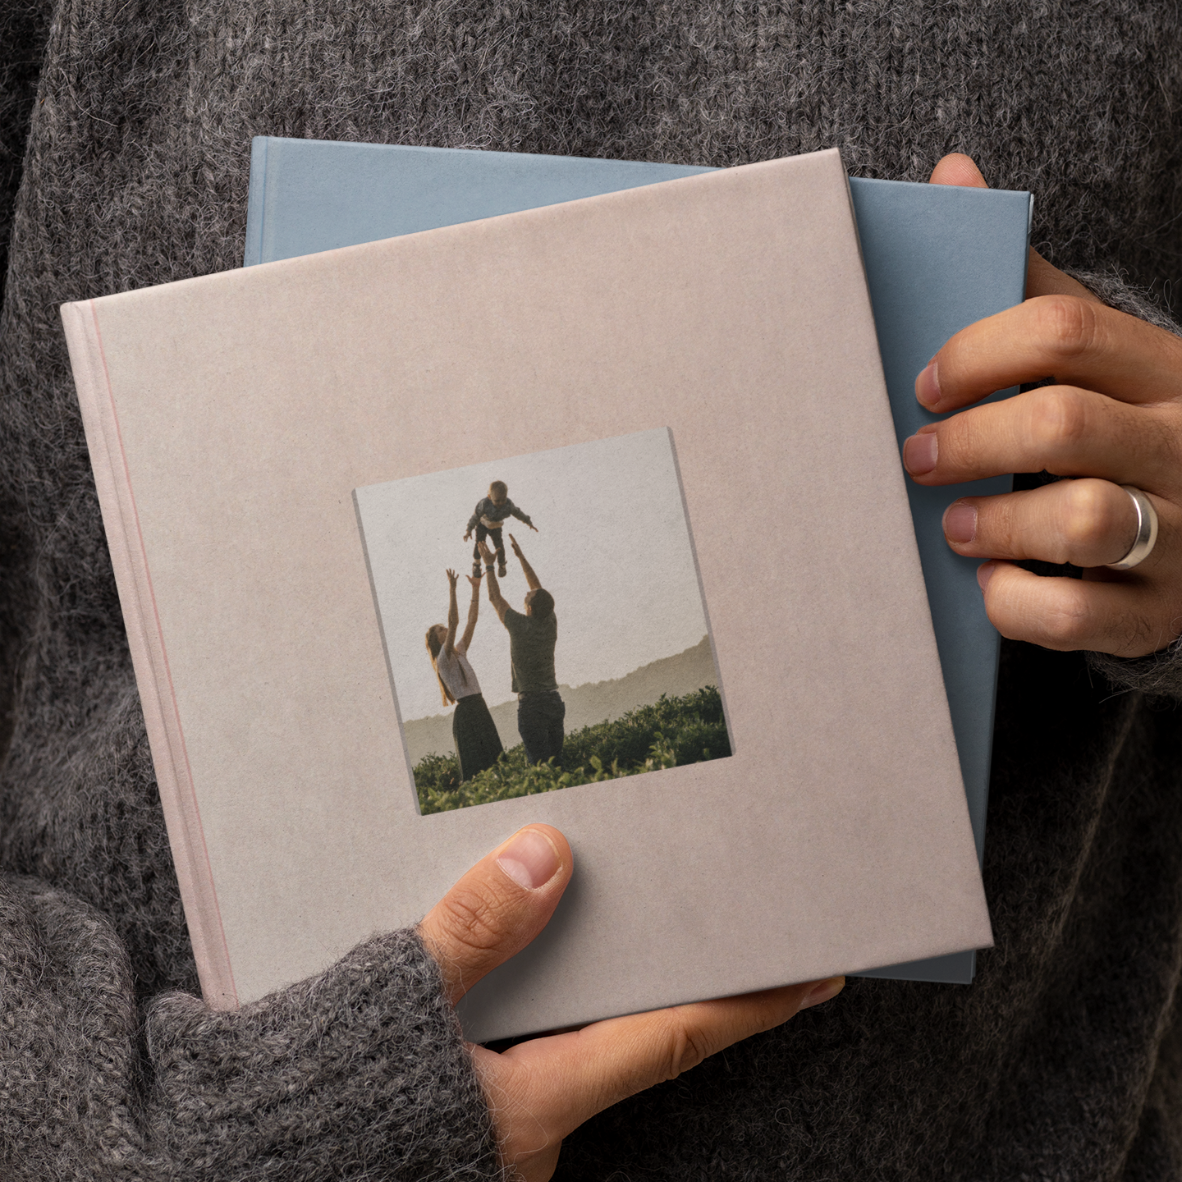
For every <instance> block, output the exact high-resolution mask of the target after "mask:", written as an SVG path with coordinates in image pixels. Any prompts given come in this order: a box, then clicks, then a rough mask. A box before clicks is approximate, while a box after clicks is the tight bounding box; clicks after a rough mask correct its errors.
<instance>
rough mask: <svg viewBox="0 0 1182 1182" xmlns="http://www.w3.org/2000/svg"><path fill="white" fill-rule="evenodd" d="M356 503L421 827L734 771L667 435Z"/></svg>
mask: <svg viewBox="0 0 1182 1182" xmlns="http://www.w3.org/2000/svg"><path fill="white" fill-rule="evenodd" d="M354 501H355V504H356V508H357V518H358V524H359V527H360V530H361V536H362V542H363V545H364V548H365V554H366V561H367V563H368V567H369V574H370V580H371V583H372V586H373V593H374V600H375V605H376V608H377V614H378V622H379V624H380V627H381V634H382V640H383V643H384V645H385V650H386V652H385V656H386V663H387V667H388V669H389V671H390V680H391V683H392V689H393V693H394V698H395V701H396V703H397V707H398V715H399V719H400V721H401V726H402V739H403V745H404V748H405V751H406V757H407V762H408V763H409V765H410V767H411V769H412V774H413V777H414V783H415V789H416V792H417V794H418V801H419V809H420V812H421V813H424V814H426V813H436V812H443V811H446V810H449V809H456V808H465V807H467V806H469V805H477V804H487V803H490V802H492V801H496V800H505V799H508V798H510V797H515V796H525V795H528V794H530V793H535V792H546V791H550V790H553V789H560V788H566V787H570V786H571V785H574V784H588V783H595V782H598V781H601V780H611V779H616V778H619V777H623V776H634V775H639V774H644V773H647V772H654V771H660V770H662V769H664V768H669V767H674V766H676V765H679V764H686V763H699V762H702V761H704V760H710V759H720V758H724V757H726V756H729V755H730V753H731V747H730V739H729V735H728V732H727V725H726V719H725V717H724V713H723V700H722V692H721V691H722V685H721V681H720V678H719V676H718V670H717V665H716V663H715V659H714V654H713V648H712V645H711V642H710V635H709V625H708V621H707V613H706V607H705V604H704V603H703V597H702V591H701V584H700V580H699V578H698V572H697V566H696V563H695V561H694V553H693V544H692V541H691V537H690V528H689V523H688V521H687V517H686V510H685V502H684V499H683V497H682V490H681V483H680V479H679V476H678V471H677V463H676V458H675V456H674V452H673V440H672V437H671V435H670V432H669V431H668V430H667V429H665V428H658V429H655V430H650V431H641V432H637V433H635V434H631V435H622V436H618V437H615V438H610V439H601V440H596V441H593V442H589V443H580V444H575V445H573V446H570V447H562V448H556V449H553V450H550V451H542V452H535V453H533V454H532V455H523V456H514V457H510V458H506V459H496V460H490V461H489V462H487V463H480V464H474V465H470V466H467V467H463V468H453V469H450V470H448V471H443V472H433V473H429V474H426V475H421V476H412V477H407V478H405V479H402V480H393V481H390V482H388V483H385V484H374V485H369V486H367V487H365V488H358V489H356V490H355V491H354Z"/></svg>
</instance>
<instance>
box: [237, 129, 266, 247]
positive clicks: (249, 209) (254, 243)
mask: <svg viewBox="0 0 1182 1182" xmlns="http://www.w3.org/2000/svg"><path fill="white" fill-rule="evenodd" d="M269 142H270V136H265V135H256V136H255V137H254V139H252V140H251V141H250V189H249V191H248V192H247V197H246V247H245V249H244V250H243V252H242V265H243V266H244V267H253V266H255V265H256V264H257V263H261V262H262V261H263V222H264V220H265V214H266V209H267V145H268V143H269Z"/></svg>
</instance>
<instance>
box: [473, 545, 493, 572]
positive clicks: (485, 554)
mask: <svg viewBox="0 0 1182 1182" xmlns="http://www.w3.org/2000/svg"><path fill="white" fill-rule="evenodd" d="M476 549H477V550H479V551H480V557H481V558H483V559H484V561H485V564H486V565H488V566H491V565H492V561H493V552H492V551H491V550H490V549H489V548H488V543H487V542H477V543H476Z"/></svg>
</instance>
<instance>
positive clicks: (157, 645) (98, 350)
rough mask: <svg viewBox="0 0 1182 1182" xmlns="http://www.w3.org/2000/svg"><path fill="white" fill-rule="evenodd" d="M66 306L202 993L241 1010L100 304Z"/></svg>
mask: <svg viewBox="0 0 1182 1182" xmlns="http://www.w3.org/2000/svg"><path fill="white" fill-rule="evenodd" d="M60 311H61V317H62V324H63V326H64V328H65V334H66V345H67V348H68V350H69V355H70V366H71V369H72V370H73V374H74V385H75V388H76V390H77V394H78V404H79V407H80V408H81V411H82V423H83V428H84V430H85V434H86V444H87V448H88V450H89V452H90V458H91V467H92V468H93V471H94V479H95V489H96V492H97V493H98V500H99V508H100V510H101V512H102V518H103V527H104V530H105V532H106V535H107V544H108V548H109V550H110V555H111V566H112V569H113V571H114V574H115V584H116V587H117V589H118V592H119V602H120V606H121V607H122V609H123V619H124V624H125V626H126V629H127V642H128V648H129V649H130V651H131V660H132V666H133V668H134V670H135V679H136V685H137V687H138V689H139V693H140V702H141V706H142V709H143V714H144V725H145V728H146V730H147V732H148V740H149V744H150V747H151V751H152V763H153V766H154V768H155V772H156V781H157V785H158V787H159V791H160V803H161V806H162V808H163V811H164V820H165V825H166V827H167V830H168V840H169V846H170V848H171V850H172V856H173V862H174V864H175V868H176V875H177V884H178V886H179V888H180V893H181V902H182V904H183V906H184V910H185V919H186V921H187V924H188V928H189V938H190V940H191V941H192V945H193V956H194V959H195V961H196V964H197V973H198V977H199V979H200V982H201V992H202V995H203V997H204V999H205V1001H206V1002H207V1003H208V1004H209V1005H210V1006H211V1007H212V1008H214V1009H222V1010H224V1009H236V1008H237V1007H238V995H237V990H236V988H235V985H234V977H233V972H232V970H231V966H230V959H229V951H228V949H227V946H226V939H225V934H224V932H223V930H222V920H221V912H220V909H219V907H218V901H217V892H216V889H215V886H214V881H213V872H212V869H211V867H210V863H209V855H208V851H207V850H206V845H205V836H204V832H203V830H202V827H201V815H200V812H199V810H198V807H197V799H196V794H195V792H194V788H193V781H192V776H191V774H190V771H189V764H188V758H187V755H186V752H185V748H184V736H183V735H182V733H181V730H180V718H179V715H178V713H177V710H176V702H175V700H174V696H173V693H172V685H171V678H170V677H169V673H168V662H167V656H166V654H165V651H164V645H163V637H162V636H161V633H160V626H159V619H158V618H157V616H156V613H155V610H154V602H153V600H152V590H151V577H150V573H149V571H148V567H147V559H146V556H145V553H144V547H143V542H142V538H141V537H140V533H139V528H138V520H137V515H136V510H135V500H134V496H133V494H132V489H131V482H130V477H129V474H128V472H127V467H126V463H125V461H124V456H123V448H122V443H121V440H120V437H119V427H118V421H117V419H116V415H115V405H114V399H113V396H112V392H111V389H110V381H109V378H108V375H107V367H106V360H105V357H104V355H103V347H102V336H101V333H100V330H99V324H98V312H97V308H96V307H95V302H94V301H93V300H87V301H83V302H78V303H68V304H63V305H62V306H61V309H60Z"/></svg>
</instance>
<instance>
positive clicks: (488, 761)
mask: <svg viewBox="0 0 1182 1182" xmlns="http://www.w3.org/2000/svg"><path fill="white" fill-rule="evenodd" d="M458 581H459V576H458V575H457V574H456V572H455V571H454V570H451V569H449V570H448V572H447V586H448V604H447V623H446V624H432V625H431V627H430V628H428V629H427V652H428V653H429V654H430V655H431V665H432V667H433V668H434V669H435V676H436V677H437V678H438V679H439V694H440V697H441V698H442V699H443V704H444V706H450V705H451V704H452V703H453V702H454V703H455V707H456V711H455V713H454V714H453V715H452V719H451V734H452V739H453V740H454V741H455V745H456V758H457V759H458V760H459V763H460V779H461V781H462V780H470V779H471V778H472V777H473V776H474V775H476V773H477V772H482V771H484V769H485V768H489V767H492V765H493V764H494V763H496V762H497V759H498V758H499V757H500V754H501V752H502V751H503V750H504V748H503V747H502V746H501V736H500V735H499V734H498V733H497V726H496V723H495V722H493V719H492V715H491V714H490V713H489V712H488V706H487V705H486V704H485V701H484V695H483V694H482V693H481V692H480V682H479V681H477V680H476V674H475V672H473V669H472V666H471V665H470V664H469V663H468V646H469V645H470V644H471V643H472V635H473V633H474V632H475V631H476V620H477V617H478V616H479V615H480V579H478V578H473V577H472V576H470V575H469V576H468V582H469V583H470V584H471V585H472V601H471V603H469V605H468V623H467V625H466V626H465V628H464V634H463V636H461V637H460V639H459V640H456V628H457V627H458V626H459V623H460V609H459V605H458V604H457V603H456V583H457V582H458Z"/></svg>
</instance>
